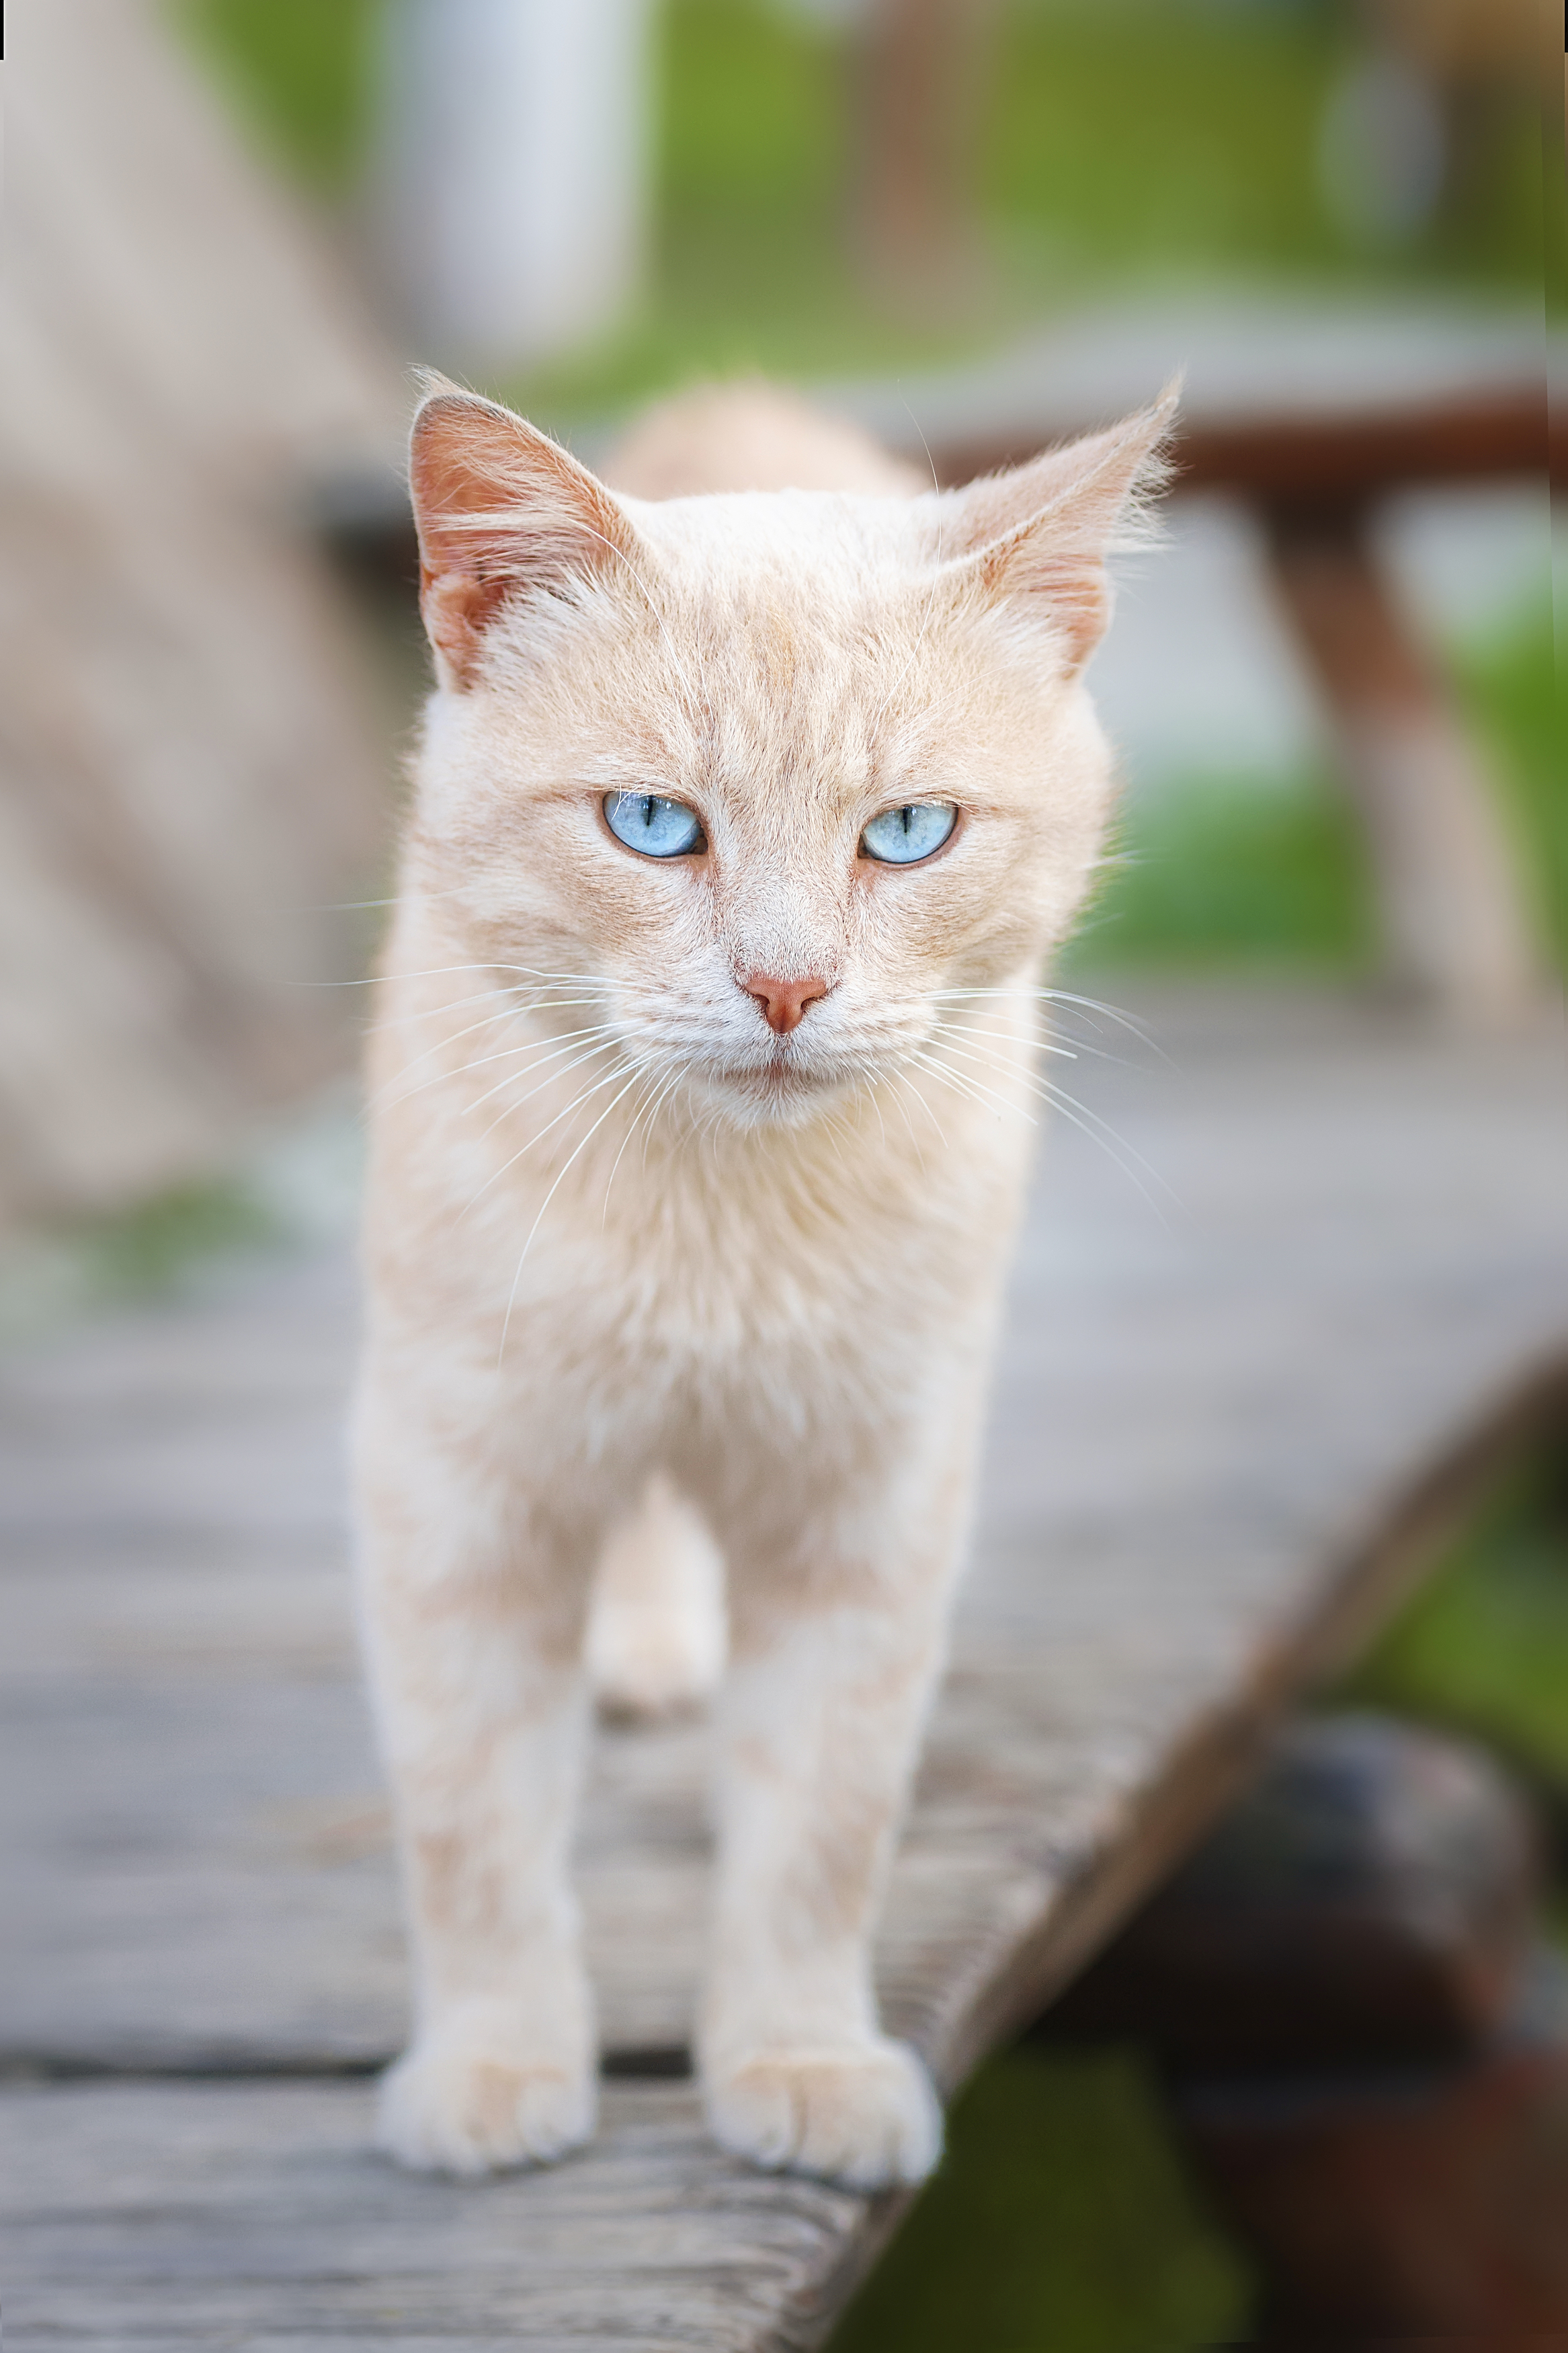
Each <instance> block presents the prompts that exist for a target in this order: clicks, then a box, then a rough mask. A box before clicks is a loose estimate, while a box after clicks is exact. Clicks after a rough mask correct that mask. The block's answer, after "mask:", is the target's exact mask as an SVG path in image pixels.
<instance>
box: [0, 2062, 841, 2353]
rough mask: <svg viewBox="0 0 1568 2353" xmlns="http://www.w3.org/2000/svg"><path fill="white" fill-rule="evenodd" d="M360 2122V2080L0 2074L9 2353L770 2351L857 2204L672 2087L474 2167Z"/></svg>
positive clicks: (790, 2326)
mask: <svg viewBox="0 0 1568 2353" xmlns="http://www.w3.org/2000/svg"><path fill="white" fill-rule="evenodd" d="M369 2124H370V2095H369V2093H368V2091H366V2090H365V2089H364V2088H363V2086H352V2085H321V2084H252V2085H247V2086H245V2087H243V2088H237V2087H236V2086H234V2085H232V2084H156V2085H147V2084H116V2085H112V2086H106V2085H92V2086H85V2085H77V2086H73V2087H70V2088H63V2087H62V2088H55V2089H51V2090H49V2091H47V2092H40V2091H37V2090H26V2089H16V2088H12V2089H9V2090H5V2091H0V2276H3V2278H4V2282H5V2291H4V2293H5V2343H6V2347H7V2353H35V2348H36V2349H37V2353H43V2348H51V2353H52V2348H62V2347H89V2346H97V2347H107V2346H116V2347H131V2346H149V2347H152V2346H156V2347H157V2348H159V2353H163V2348H168V2353H175V2348H184V2347H187V2346H213V2345H245V2346H247V2347H251V2346H254V2347H265V2348H268V2353H284V2348H287V2353H306V2348H311V2353H314V2348H324V2347H326V2346H327V2345H329V2344H330V2345H332V2346H340V2345H363V2344H370V2343H374V2344H376V2345H393V2346H397V2347H400V2348H403V2353H435V2348H437V2347H439V2348H440V2353H499V2348H501V2347H503V2346H528V2347H531V2348H538V2353H545V2348H549V2353H564V2349H565V2348H568V2347H578V2346H583V2345H591V2346H599V2347H604V2348H611V2347H620V2348H624V2353H689V2348H697V2347H701V2348H704V2353H708V2348H712V2353H742V2348H749V2347H752V2346H755V2345H759V2344H762V2343H763V2342H764V2341H765V2342H766V2343H768V2344H769V2345H770V2346H772V2347H777V2348H784V2347H788V2346H790V2345H793V2344H803V2343H809V2342H810V2341H812V2338H813V2337H814V2336H815V2335H816V2326H815V2317H814V2316H815V2313H816V2310H817V2309H819V2289H820V2286H821V2284H822V2282H823V2280H824V2277H825V2275H830V2274H831V2273H832V2270H833V2267H834V2263H835V2262H836V2260H837V2252H838V2249H839V2247H840V2246H841V2244H842V2243H843V2242H844V2240H845V2239H846V2237H847V2236H848V2235H849V2234H850V2233H851V2232H853V2231H854V2230H855V2229H856V2227H857V2226H858V2225H860V2224H861V2223H862V2222H863V2221H864V2219H865V2216H866V2211H867V2201H866V2200H863V2199H858V2198H854V2197H851V2196H849V2195H847V2193H846V2192H843V2191H839V2190H834V2189H827V2188H826V2187H825V2186H824V2185H823V2184H821V2183H818V2182H808V2181H800V2180H795V2181H780V2180H776V2179H775V2180H770V2179H766V2178H765V2177H763V2175H760V2174H757V2173H754V2172H752V2171H751V2170H750V2169H749V2168H746V2167H743V2166H741V2165H738V2164H735V2163H733V2162H731V2160H730V2159H728V2158H722V2157H721V2156H720V2154H719V2153H718V2151H717V2150H716V2149H714V2148H713V2147H711V2145H710V2143H709V2142H708V2141H707V2139H706V2138H705V2137H704V2135H703V2133H702V2131H701V2126H700V2119H699V2116H698V2113H697V2103H696V2098H695V2095H694V2094H693V2093H692V2092H691V2091H690V2090H689V2088H688V2087H685V2086H654V2085H643V2084H637V2085H632V2084H624V2085H616V2086H614V2087H613V2088H612V2089H611V2091H610V2093H609V2094H608V2096H607V2097H606V2100H605V2116H604V2121H603V2126H602V2129H601V2132H600V2135H599V2137H598V2139H597V2140H596V2141H595V2144H594V2146H593V2147H592V2148H591V2149H590V2150H588V2151H586V2152H584V2154H583V2155H582V2156H581V2157H578V2158H574V2159H571V2160H570V2161H568V2162H567V2163H566V2164H564V2165H562V2166H559V2167H556V2168H552V2169H551V2170H550V2171H548V2172H544V2173H537V2174H532V2175H528V2176H517V2175H513V2176H512V2177H510V2179H505V2180H499V2181H490V2182H485V2183H479V2184H473V2183H468V2184H456V2183H449V2182H437V2181H429V2180H423V2179H411V2178H410V2177H409V2176H407V2175H403V2174H398V2173H396V2172H395V2170H394V2169H393V2168H392V2167H390V2166H389V2165H387V2164H385V2163H384V2162H383V2161H382V2160H380V2159H378V2158H374V2157H373V2156H371V2155H370V2154H369V2153H368V2149H367V2141H368V2135H369Z"/></svg>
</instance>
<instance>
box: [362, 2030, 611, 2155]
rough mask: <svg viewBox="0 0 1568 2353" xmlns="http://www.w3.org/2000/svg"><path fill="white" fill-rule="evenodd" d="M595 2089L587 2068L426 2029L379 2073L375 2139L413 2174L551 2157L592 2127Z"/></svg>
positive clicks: (583, 2137)
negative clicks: (524, 2055)
mask: <svg viewBox="0 0 1568 2353" xmlns="http://www.w3.org/2000/svg"><path fill="white" fill-rule="evenodd" d="M596 2090H597V2086H596V2084H595V2076H594V2073H593V2070H592V2069H591V2068H588V2067H573V2066H571V2065H569V2064H563V2065H553V2064H548V2063H544V2062H542V2061H532V2060H525V2059H521V2058H519V2057H517V2056H516V2055H514V2054H512V2053H510V2052H505V2051H500V2050H498V2051H486V2050H484V2049H483V2048H481V2047H479V2045H477V2044H476V2042H474V2040H473V2039H472V2038H471V2037H463V2036H458V2035H447V2036H442V2035H440V2034H433V2035H431V2036H429V2037H427V2038H422V2039H421V2040H420V2041H419V2042H416V2043H415V2044H414V2046H413V2048H412V2049H411V2050H409V2051H408V2052H405V2055H404V2056H403V2057H402V2058H401V2059H400V2060H399V2061H398V2062H397V2064H396V2065H395V2067H392V2068H390V2069H389V2070H388V2071H387V2073H386V2074H385V2075H384V2076H383V2078H382V2083H381V2101H380V2108H379V2113H378V2116H377V2138H378V2140H379V2142H380V2145H381V2147H383V2148H384V2149H385V2151H386V2152H387V2154H388V2155H389V2156H390V2157H395V2158H396V2159H397V2162H398V2163H399V2164H400V2165H406V2166H409V2167H411V2168H413V2169H414V2170H415V2171H416V2172H418V2173H458V2174H470V2175H471V2174H480V2173H499V2172H501V2171H504V2170H505V2169H506V2168H509V2167H512V2166H520V2165H550V2164H552V2163H553V2162H554V2160H555V2159H556V2158H562V2157H564V2156H565V2155H566V2153H567V2151H568V2150H569V2149H574V2148H577V2147H581V2146H582V2144H583V2142H584V2141H585V2140H587V2139H588V2138H589V2137H591V2136H592V2133H593V2130H594V2125H595V2095H596Z"/></svg>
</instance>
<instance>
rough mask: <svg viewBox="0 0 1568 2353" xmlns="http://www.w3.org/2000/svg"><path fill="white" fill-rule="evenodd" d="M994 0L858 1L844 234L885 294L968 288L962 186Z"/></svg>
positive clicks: (972, 262) (970, 276) (938, 293)
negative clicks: (856, 100)
mask: <svg viewBox="0 0 1568 2353" xmlns="http://www.w3.org/2000/svg"><path fill="white" fill-rule="evenodd" d="M994 16H995V6H994V0H870V5H869V6H868V10H867V15H866V22H865V26H864V31H863V34H862V53H861V60H860V76H861V79H860V111H859V121H858V133H859V142H858V143H859V149H860V158H859V175H858V191H857V207H856V211H857V217H856V225H855V226H856V240H857V243H858V247H859V249H860V252H861V255H862V258H863V260H864V262H865V264H866V266H867V267H868V269H869V270H870V271H871V272H872V273H873V274H874V275H875V276H876V277H877V278H878V279H879V280H881V281H882V282H883V283H884V284H885V285H889V286H890V288H891V290H893V291H895V292H899V291H903V292H906V293H911V294H913V293H918V294H919V295H920V297H921V301H922V302H928V303H929V302H930V301H931V299H932V297H933V294H934V296H935V297H936V299H937V300H938V301H941V300H942V298H943V296H947V297H950V298H951V297H954V296H963V295H966V294H971V293H973V290H974V287H975V285H976V283H977V282H978V281H980V280H981V279H982V278H983V264H982V258H981V248H980V244H979V238H978V236H977V232H976V228H975V224H974V219H973V191H972V187H971V175H972V165H973V146H974V132H975V130H976V127H977V122H978V114H979V100H980V97H981V93H982V89H983V85H984V67H985V61H986V58H987V54H988V51H989V47H990V39H989V36H990V33H991V28H992V26H993V23H994Z"/></svg>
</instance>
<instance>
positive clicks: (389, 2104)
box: [356, 1375, 596, 2174]
mask: <svg viewBox="0 0 1568 2353" xmlns="http://www.w3.org/2000/svg"><path fill="white" fill-rule="evenodd" d="M428 1403H429V1401H428V1400H422V1399H421V1398H420V1397H419V1396H418V1394H417V1393H416V1392H415V1393H412V1394H411V1393H409V1392H408V1390H407V1389H406V1388H405V1389H404V1390H402V1391H401V1392H400V1390H399V1387H398V1384H397V1383H396V1382H395V1381H394V1380H380V1379H377V1378H376V1377H374V1375H373V1376H372V1377H371V1378H370V1379H369V1380H368V1381H367V1382H366V1384H365V1387H364V1390H363V1397H362V1401H361V1408H360V1412H359V1417H358V1428H357V1434H356V1456H357V1471H358V1486H359V1502H360V1517H361V1529H360V1539H361V1542H360V1551H361V1596H362V1617H363V1629H364V1637H365V1645H366V1650H367V1652H368V1657H369V1663H370V1669H371V1683H372V1689H373V1694H374V1700H375V1704H376V1712H377V1716H378V1719H379V1725H380V1730H381V1736H382V1743H383V1747H384V1754H385V1758H386V1762H387V1766H388V1769H389V1772H390V1775H391V1778H392V1784H393V1792H394V1798H395V1810H396V1815H397V1828H398V1842H399V1847H400V1850H401V1855H402V1863H403V1872H404V1883H405V1903H406V1908H407V1914H408V1923H409V1932H410V1938H411V1943H412V1947H413V1960H414V1997H415V2031H414V2036H413V2040H412V2042H411V2043H410V2045H409V2048H408V2050H407V2052H405V2055H404V2056H403V2058H402V2059H401V2060H399V2061H398V2063H397V2064H396V2065H395V2067H394V2068H392V2069H391V2070H390V2072H389V2073H388V2074H387V2075H386V2077H385V2078H384V2082H383V2085H382V2093H381V2104H380V2137H381V2139H382V2143H383V2146H384V2147H385V2148H387V2149H388V2150H389V2151H390V2153H391V2154H392V2155H393V2156H394V2157H395V2158H398V2159H399V2160H400V2161H401V2162H402V2163H404V2164H405V2165H409V2166H414V2167H416V2168H423V2169H427V2170H433V2171H441V2172H450V2173H467V2174H471V2173H483V2172H487V2171H490V2170H492V2169H494V2168H500V2167H506V2166H512V2165H520V2164H527V2163H539V2162H545V2161H548V2160H549V2159H552V2158H558V2157H561V2156H563V2154H564V2153H565V2152H566V2151H567V2150H568V2149H570V2148H572V2147H576V2146H577V2145H578V2144H579V2143H580V2142H582V2141H584V2140H585V2139H587V2137H589V2135H590V2134H591V2133H592V2131H593V2128H594V2122H595V2077H596V2053H595V2027H594V2016H593V2005H592V2000H591V1997H590V1993H589V1988H588V1982H587V1978H586V1975H585V1973H584V1967H583V1962H582V1957H581V1952H580V1937H579V1929H578V1919H577V1910H576V1905H575V1900H574V1895H573V1893H572V1889H571V1885H570V1881H569V1877H568V1868H567V1866H568V1854H569V1847H570V1841H571V1834H572V1828H573V1820H574V1811H575V1805H576V1798H577V1788H578V1780H579V1767H580V1757H581V1751H582V1745H583V1737H584V1690H583V1681H582V1674H581V1669H580V1664H579V1661H580V1656H581V1648H582V1623H583V1588H584V1583H585V1577H584V1573H583V1568H582V1566H581V1564H580V1562H579V1560H578V1559H576V1558H574V1553H575V1551H576V1550H577V1547H575V1546H574V1545H573V1544H572V1543H571V1542H570V1541H569V1540H568V1539H567V1538H565V1537H564V1536H563V1531H562V1529H561V1527H560V1525H559V1522H558V1520H557V1519H556V1517H555V1516H554V1515H552V1514H544V1513H542V1512H541V1511H539V1510H537V1509H536V1508H534V1507H533V1505H532V1504H531V1497H530V1494H529V1492H528V1490H527V1488H526V1487H525V1486H523V1485H522V1484H521V1482H518V1481H517V1480H516V1479H515V1478H514V1477H513V1476H512V1475H511V1473H510V1466H506V1465H503V1464H501V1463H498V1461H496V1460H495V1459H494V1454H493V1452H492V1451H491V1449H490V1447H489V1444H488V1443H487V1441H486V1440H485V1439H484V1438H483V1437H476V1436H474V1435H473V1434H472V1433H471V1432H469V1433H466V1434H465V1437H464V1440H463V1441H462V1442H461V1443H459V1442H458V1440H457V1439H456V1437H455V1436H454V1435H453V1434H452V1425H453V1418H452V1417H451V1416H450V1415H446V1416H442V1417H440V1419H437V1415H436V1413H435V1412H434V1411H431V1410H427V1409H426V1408H427V1406H428Z"/></svg>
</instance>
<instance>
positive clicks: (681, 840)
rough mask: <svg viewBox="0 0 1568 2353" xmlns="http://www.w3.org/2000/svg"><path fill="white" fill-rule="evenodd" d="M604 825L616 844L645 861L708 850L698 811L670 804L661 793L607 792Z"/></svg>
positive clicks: (677, 803) (681, 802)
mask: <svg viewBox="0 0 1568 2353" xmlns="http://www.w3.org/2000/svg"><path fill="white" fill-rule="evenodd" d="M605 824H606V825H607V826H608V827H609V828H610V831H611V832H612V833H613V834H614V835H615V837H616V840H617V841H624V842H625V843H626V848H627V849H638V850H640V851H641V852H642V854H643V856H644V857H645V858H685V857H687V856H688V855H689V853H690V851H692V850H694V849H707V847H708V844H707V842H706V841H705V839H703V834H702V825H701V820H700V818H699V817H698V814H697V812H696V810H695V809H689V808H688V807H687V806H686V804H685V802H684V801H667V800H666V799H665V797H664V796H663V795H662V793H606V794H605Z"/></svg>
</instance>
